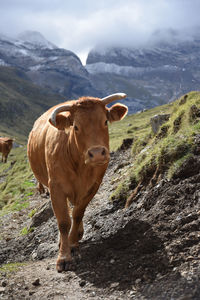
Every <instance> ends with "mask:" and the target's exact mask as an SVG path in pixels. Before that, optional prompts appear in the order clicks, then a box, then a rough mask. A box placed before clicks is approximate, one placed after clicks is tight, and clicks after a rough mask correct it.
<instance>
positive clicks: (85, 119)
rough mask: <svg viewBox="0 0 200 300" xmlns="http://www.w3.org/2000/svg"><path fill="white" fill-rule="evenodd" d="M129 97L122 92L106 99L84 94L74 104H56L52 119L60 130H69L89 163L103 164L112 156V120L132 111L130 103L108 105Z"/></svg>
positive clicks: (72, 139) (71, 137)
mask: <svg viewBox="0 0 200 300" xmlns="http://www.w3.org/2000/svg"><path fill="white" fill-rule="evenodd" d="M125 97H126V94H123V93H118V94H113V95H110V96H108V97H105V98H103V99H99V98H92V97H84V98H80V99H79V100H78V101H76V102H74V103H73V104H71V105H68V104H65V105H61V106H58V107H57V108H55V109H54V111H53V112H52V114H51V116H50V118H49V122H50V123H51V124H52V125H53V126H54V127H56V128H57V129H58V130H65V131H68V132H69V135H70V140H71V141H73V143H75V145H76V148H77V149H78V151H79V153H81V155H82V154H83V156H84V160H85V164H91V165H103V164H105V163H108V161H109V158H110V154H109V135H108V121H109V122H114V121H119V120H121V119H123V118H124V116H125V115H126V114H127V112H128V108H127V106H125V105H122V104H119V103H117V104H114V105H113V106H112V107H110V108H108V107H107V106H106V105H108V104H109V103H111V102H113V101H114V100H119V99H123V98H125Z"/></svg>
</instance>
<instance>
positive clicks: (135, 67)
mask: <svg viewBox="0 0 200 300" xmlns="http://www.w3.org/2000/svg"><path fill="white" fill-rule="evenodd" d="M157 35H158V37H157V39H155V37H154V41H153V42H151V44H148V45H146V46H144V47H143V48H124V47H115V48H104V47H98V48H96V49H93V50H92V51H91V52H90V53H89V55H88V58H87V64H86V66H85V67H84V66H83V65H82V63H81V61H80V59H79V58H78V56H77V55H75V54H74V53H73V52H71V51H69V50H65V49H61V48H58V47H57V46H55V45H54V44H52V43H51V42H49V41H47V40H46V39H45V38H44V37H43V36H42V35H41V34H40V33H38V32H32V31H31V32H29V31H28V32H24V33H22V34H20V35H19V37H18V38H17V39H11V38H8V37H6V36H3V35H0V65H3V66H12V67H15V68H17V69H20V70H22V71H23V72H25V74H26V75H27V77H28V78H29V80H31V81H32V82H33V83H35V84H37V85H39V86H41V87H43V88H47V89H48V90H49V92H51V93H56V94H60V95H61V96H62V97H63V96H64V97H66V98H67V99H76V98H78V97H80V96H87V95H90V96H96V97H101V96H106V95H108V94H112V93H115V92H124V93H126V94H127V95H128V98H127V99H125V101H123V103H125V104H127V105H128V106H129V113H135V112H137V111H140V110H143V109H146V108H151V107H154V106H157V105H162V104H164V103H167V102H169V101H172V100H175V99H176V98H178V97H179V96H180V95H182V94H185V93H187V92H189V91H191V90H198V89H199V86H200V69H199V65H200V55H199V53H200V37H199V36H195V37H193V38H192V39H190V40H187V41H183V40H180V39H177V36H176V34H175V33H174V32H173V34H172V36H171V37H170V38H171V39H170V42H166V41H165V42H164V39H163V41H162V42H161V37H160V36H159V34H157ZM162 36H163V33H162ZM168 40H169V39H168Z"/></svg>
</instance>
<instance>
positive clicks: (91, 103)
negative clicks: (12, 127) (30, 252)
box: [28, 93, 128, 272]
mask: <svg viewBox="0 0 200 300" xmlns="http://www.w3.org/2000/svg"><path fill="white" fill-rule="evenodd" d="M125 97H126V95H125V94H121V93H119V94H114V95H110V96H108V97H106V98H103V99H99V98H92V97H83V98H80V99H79V100H77V101H68V102H65V103H62V104H59V105H57V106H55V107H52V108H50V109H49V110H48V111H47V112H45V113H44V114H43V115H42V116H41V117H40V118H39V119H38V120H37V121H36V122H35V124H34V126H33V129H32V131H31V133H30V135H29V140H28V157H29V161H30V164H31V168H32V170H33V172H34V174H35V177H36V178H37V180H38V181H39V183H40V185H41V184H42V185H45V186H47V187H48V188H49V190H50V194H51V201H52V206H53V210H54V213H55V215H56V218H57V223H58V228H59V231H60V247H59V255H58V259H57V264H56V268H57V270H58V271H59V272H61V271H63V270H68V269H70V268H71V267H72V257H71V253H75V254H76V255H79V253H78V250H79V240H80V239H81V238H82V236H83V222H82V218H83V215H84V212H85V209H86V207H87V205H88V203H89V202H90V200H91V199H92V198H93V197H94V195H95V194H96V192H97V190H98V188H99V185H100V184H101V182H102V179H103V176H104V173H105V171H106V169H107V166H108V162H109V158H110V155H109V135H108V121H110V122H113V121H118V120H121V119H122V118H123V117H124V116H125V115H126V113H127V111H128V108H127V107H126V106H125V105H122V104H115V105H113V106H112V107H111V108H107V107H106V105H107V104H109V103H111V102H112V101H114V100H117V99H122V98H125ZM67 199H68V200H69V201H70V203H71V204H72V205H73V210H72V226H71V218H70V214H69V206H68V202H67V201H66V200H67Z"/></svg>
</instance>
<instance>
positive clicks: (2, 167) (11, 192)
mask: <svg viewBox="0 0 200 300" xmlns="http://www.w3.org/2000/svg"><path fill="white" fill-rule="evenodd" d="M0 174H1V183H0V191H1V193H0V208H3V209H2V210H1V212H0V214H4V213H5V212H8V211H15V210H21V209H23V208H26V207H27V206H28V205H29V197H30V196H31V195H32V194H33V192H34V189H35V183H34V182H33V181H32V180H33V174H32V171H31V168H30V166H29V163H28V158H27V154H26V146H22V147H19V148H15V149H12V150H11V152H10V154H9V156H8V161H7V163H1V164H0Z"/></svg>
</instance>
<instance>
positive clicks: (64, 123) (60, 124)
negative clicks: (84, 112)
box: [49, 114, 72, 130]
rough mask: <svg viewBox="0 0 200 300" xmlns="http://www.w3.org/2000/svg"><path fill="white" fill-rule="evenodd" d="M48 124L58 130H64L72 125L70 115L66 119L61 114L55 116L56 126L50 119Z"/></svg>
mask: <svg viewBox="0 0 200 300" xmlns="http://www.w3.org/2000/svg"><path fill="white" fill-rule="evenodd" d="M49 122H50V123H51V125H53V126H54V127H56V128H57V129H58V130H65V129H67V128H69V127H70V126H71V125H72V121H71V118H70V115H69V116H67V117H66V116H64V115H62V114H58V115H57V116H56V125H55V124H54V123H53V122H52V121H51V119H49Z"/></svg>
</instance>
